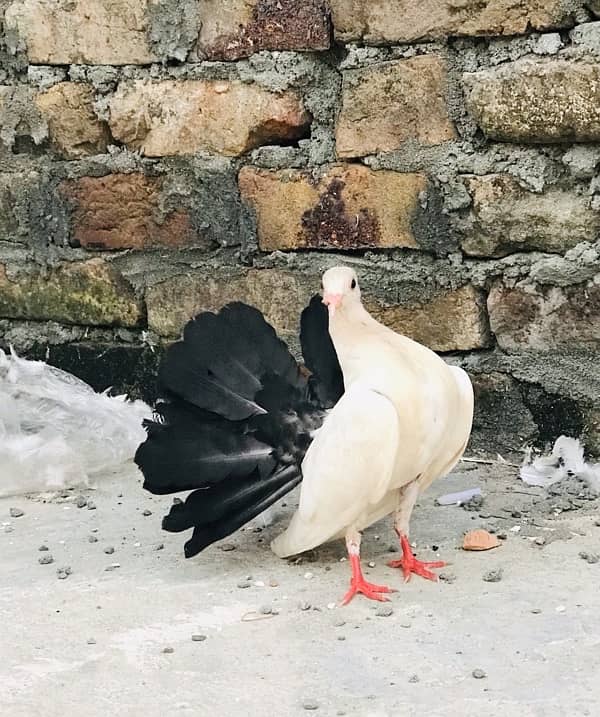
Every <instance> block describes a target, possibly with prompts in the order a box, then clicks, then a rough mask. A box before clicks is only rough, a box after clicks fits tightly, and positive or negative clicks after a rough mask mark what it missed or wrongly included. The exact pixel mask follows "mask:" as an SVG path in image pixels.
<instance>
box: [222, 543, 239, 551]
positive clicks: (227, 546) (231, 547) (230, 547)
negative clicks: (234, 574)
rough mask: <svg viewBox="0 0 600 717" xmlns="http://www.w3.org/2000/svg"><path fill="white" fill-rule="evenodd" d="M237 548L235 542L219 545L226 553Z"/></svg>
mask: <svg viewBox="0 0 600 717" xmlns="http://www.w3.org/2000/svg"><path fill="white" fill-rule="evenodd" d="M236 548H237V545H234V544H233V543H223V545H219V550H222V551H223V552H224V553H230V552H231V551H232V550H235V549H236Z"/></svg>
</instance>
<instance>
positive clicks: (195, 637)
mask: <svg viewBox="0 0 600 717" xmlns="http://www.w3.org/2000/svg"><path fill="white" fill-rule="evenodd" d="M204 640H206V635H192V642H204Z"/></svg>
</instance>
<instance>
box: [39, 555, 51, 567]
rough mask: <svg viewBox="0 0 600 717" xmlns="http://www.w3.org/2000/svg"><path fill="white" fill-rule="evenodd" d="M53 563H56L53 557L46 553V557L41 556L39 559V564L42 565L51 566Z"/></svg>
mask: <svg viewBox="0 0 600 717" xmlns="http://www.w3.org/2000/svg"><path fill="white" fill-rule="evenodd" d="M53 562H54V558H53V557H52V555H51V554H50V553H46V555H41V556H40V557H39V558H38V563H39V564H40V565H50V564H51V563H53Z"/></svg>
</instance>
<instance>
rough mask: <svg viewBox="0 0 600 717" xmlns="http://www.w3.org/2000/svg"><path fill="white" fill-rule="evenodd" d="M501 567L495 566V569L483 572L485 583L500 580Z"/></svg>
mask: <svg viewBox="0 0 600 717" xmlns="http://www.w3.org/2000/svg"><path fill="white" fill-rule="evenodd" d="M503 572H504V571H503V570H502V568H496V570H488V572H487V573H484V575H483V579H484V580H485V582H486V583H499V582H500V581H501V580H502V574H503Z"/></svg>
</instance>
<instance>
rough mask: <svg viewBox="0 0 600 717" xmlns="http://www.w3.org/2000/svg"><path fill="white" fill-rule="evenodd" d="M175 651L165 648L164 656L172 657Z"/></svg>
mask: <svg viewBox="0 0 600 717" xmlns="http://www.w3.org/2000/svg"><path fill="white" fill-rule="evenodd" d="M174 652H175V650H174V649H173V648H172V647H163V654H165V655H172V654H173V653H174Z"/></svg>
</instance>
